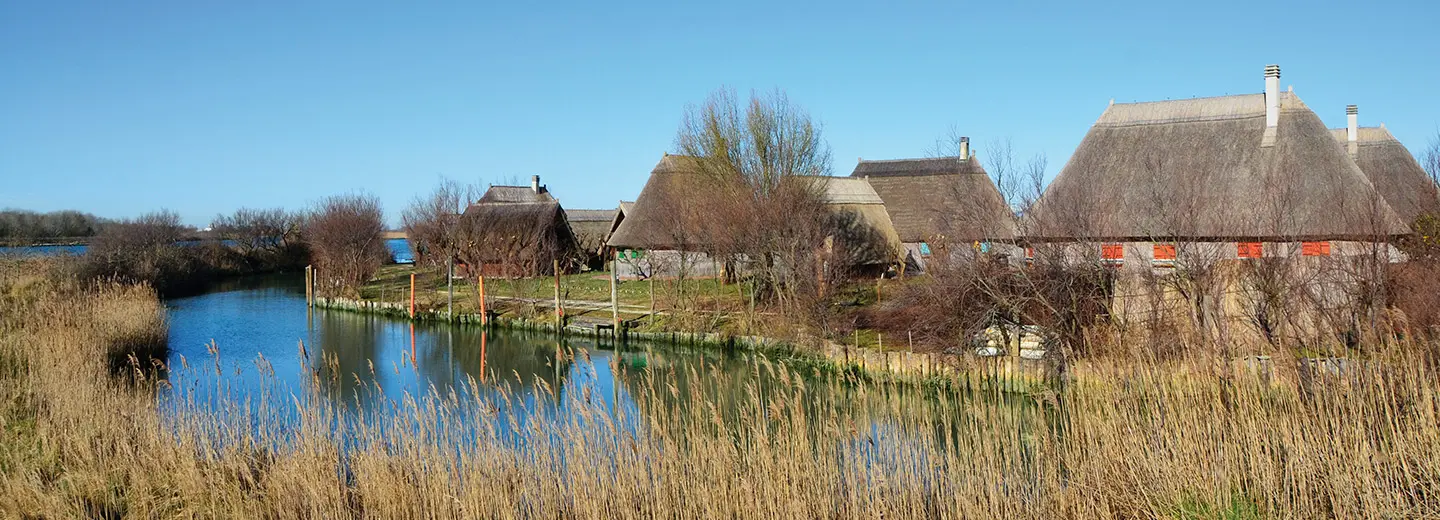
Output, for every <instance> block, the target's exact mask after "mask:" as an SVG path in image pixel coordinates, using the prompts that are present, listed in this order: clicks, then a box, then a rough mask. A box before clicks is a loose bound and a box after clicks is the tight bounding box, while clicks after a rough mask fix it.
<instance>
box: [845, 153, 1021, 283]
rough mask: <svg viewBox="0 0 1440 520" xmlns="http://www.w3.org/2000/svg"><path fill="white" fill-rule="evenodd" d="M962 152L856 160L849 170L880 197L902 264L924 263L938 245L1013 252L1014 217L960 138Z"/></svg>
mask: <svg viewBox="0 0 1440 520" xmlns="http://www.w3.org/2000/svg"><path fill="white" fill-rule="evenodd" d="M961 147H962V150H961V154H962V156H961V157H939V158H929V159H899V160H887V161H866V160H861V161H860V163H859V164H857V165H855V170H854V172H853V173H851V174H850V177H852V178H859V179H865V180H866V181H868V183H869V184H870V186H871V188H873V189H874V190H875V193H877V194H878V195H879V196H880V199H881V200H883V201H884V203H885V209H886V211H887V212H888V213H889V215H890V220H891V221H892V222H893V223H894V225H895V230H896V232H897V233H898V235H899V240H900V241H901V242H902V243H903V244H904V256H905V258H904V260H905V262H906V264H908V265H910V266H912V267H917V268H921V269H923V268H924V265H925V259H926V258H927V257H929V256H930V255H931V254H934V253H936V252H938V251H939V250H940V249H941V248H946V247H955V246H960V247H961V249H965V250H968V249H969V247H968V246H970V245H974V244H979V245H980V246H981V247H983V248H984V249H986V250H993V251H995V252H997V253H1009V252H1012V251H1011V249H1012V246H1011V245H1010V244H1013V243H1014V241H1015V218H1014V215H1013V214H1012V213H1011V211H1010V208H1009V206H1008V205H1007V204H1006V203H1005V199H1004V197H1002V196H1001V195H1000V190H998V189H996V188H995V183H994V182H993V181H991V180H990V176H989V175H988V174H987V173H986V172H985V168H984V167H983V166H981V165H980V162H979V161H978V160H976V159H975V156H974V154H971V153H969V140H968V139H963V138H962V141H961Z"/></svg>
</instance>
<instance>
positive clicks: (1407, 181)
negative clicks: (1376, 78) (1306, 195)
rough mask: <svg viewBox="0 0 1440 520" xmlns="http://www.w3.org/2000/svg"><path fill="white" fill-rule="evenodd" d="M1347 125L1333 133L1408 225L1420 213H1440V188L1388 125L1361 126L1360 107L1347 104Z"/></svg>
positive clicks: (1386, 201) (1332, 131)
mask: <svg viewBox="0 0 1440 520" xmlns="http://www.w3.org/2000/svg"><path fill="white" fill-rule="evenodd" d="M1345 112H1346V116H1347V119H1348V120H1349V121H1348V124H1347V125H1346V128H1336V129H1332V130H1331V131H1330V132H1331V133H1332V134H1333V135H1334V136H1335V139H1336V140H1339V141H1340V142H1341V143H1342V144H1343V145H1345V149H1346V151H1347V152H1348V153H1349V154H1350V158H1351V159H1354V160H1355V163H1356V164H1358V165H1359V166H1360V171H1362V172H1365V176H1366V177H1368V178H1369V179H1370V183H1371V184H1373V185H1375V189H1376V190H1377V191H1379V192H1380V196H1381V197H1382V198H1384V199H1385V203H1386V204H1389V205H1390V209H1393V210H1395V213H1396V215H1398V216H1399V217H1400V219H1401V220H1404V221H1405V223H1406V224H1414V223H1415V220H1416V219H1418V218H1419V217H1420V216H1421V215H1425V214H1431V215H1440V190H1437V188H1436V186H1435V182H1434V181H1432V180H1430V176H1429V175H1426V174H1425V169H1424V168H1422V167H1421V166H1420V163H1418V162H1416V161H1415V156H1413V155H1410V150H1407V149H1406V148H1405V145H1403V144H1400V141H1399V140H1398V139H1395V136H1394V135H1391V134H1390V131H1389V130H1387V129H1386V128H1385V125H1380V126H1378V127H1362V126H1360V125H1359V114H1360V111H1359V108H1358V107H1356V106H1355V105H1350V106H1348V107H1345Z"/></svg>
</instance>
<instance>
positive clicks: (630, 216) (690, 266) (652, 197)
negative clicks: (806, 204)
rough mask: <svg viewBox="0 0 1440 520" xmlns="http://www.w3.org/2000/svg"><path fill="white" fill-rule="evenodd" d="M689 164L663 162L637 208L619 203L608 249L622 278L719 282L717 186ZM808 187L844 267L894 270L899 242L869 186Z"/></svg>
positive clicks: (829, 181) (723, 236) (831, 183)
mask: <svg viewBox="0 0 1440 520" xmlns="http://www.w3.org/2000/svg"><path fill="white" fill-rule="evenodd" d="M692 161H694V159H693V158H691V157H685V156H679V155H666V156H665V157H664V158H663V159H661V160H660V163H659V164H657V165H656V166H655V169H654V170H652V171H651V173H650V179H649V180H648V181H646V183H645V187H644V189H642V190H641V191H640V195H639V197H637V198H636V199H635V202H634V204H633V206H629V207H626V204H624V203H622V205H621V213H620V215H617V217H616V220H615V222H616V227H615V231H614V232H613V233H611V235H610V239H609V240H608V242H607V245H608V246H609V247H610V248H612V249H614V250H617V251H618V252H619V255H620V256H621V262H620V263H619V271H620V275H621V276H624V277H635V276H652V275H658V276H673V275H675V274H679V273H680V272H681V271H682V270H683V272H684V274H685V275H686V276H713V275H716V274H718V272H719V269H720V268H721V267H722V266H721V265H720V264H719V263H718V262H716V261H714V259H712V258H711V256H710V255H709V253H711V252H714V251H716V250H721V249H725V248H724V247H723V246H722V245H721V244H720V243H719V242H722V241H724V240H729V239H732V238H733V237H732V236H731V233H730V231H731V230H729V229H727V225H726V224H724V223H723V222H722V221H720V220H718V219H716V218H715V216H714V215H713V214H712V213H711V212H712V211H713V210H716V209H717V208H720V206H717V205H714V204H711V202H713V199H711V197H715V196H716V194H715V193H714V186H713V185H712V183H711V181H709V180H708V179H707V178H705V177H704V176H703V175H702V174H699V173H697V168H695V167H694V165H693V162H692ZM799 178H800V177H797V179H799ZM804 179H815V181H813V182H816V185H815V186H814V189H815V191H816V193H817V194H819V195H820V197H821V198H822V199H823V202H824V203H825V205H826V207H827V208H829V209H830V210H831V213H830V217H831V218H830V219H829V221H828V222H827V223H826V224H827V225H830V226H831V227H832V228H833V229H830V230H829V231H830V232H831V234H832V236H831V239H830V240H829V241H827V243H828V244H829V245H830V246H831V249H832V250H834V249H835V245H836V244H844V246H845V247H843V249H844V254H845V261H846V262H848V263H851V264H854V267H859V268H865V269H872V270H873V268H880V269H883V268H884V267H886V266H889V265H891V264H893V263H894V262H895V260H896V258H897V255H896V254H895V251H896V250H897V249H898V241H899V239H898V235H897V234H896V233H895V231H894V227H893V226H892V225H891V222H890V219H889V216H888V215H886V214H885V212H884V206H883V202H882V201H881V199H880V198H879V196H878V195H876V194H875V192H874V190H872V189H871V188H870V187H869V185H868V184H867V183H865V182H863V180H860V179H853V180H852V179H840V178H833V177H804ZM856 181H859V182H856ZM862 239H863V240H864V242H862ZM816 247H822V245H821V244H816Z"/></svg>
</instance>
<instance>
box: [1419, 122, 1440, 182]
mask: <svg viewBox="0 0 1440 520" xmlns="http://www.w3.org/2000/svg"><path fill="white" fill-rule="evenodd" d="M1420 165H1421V166H1423V167H1424V168H1425V173H1427V174H1429V175H1430V180H1431V181H1432V182H1434V183H1435V184H1440V130H1436V131H1435V136H1434V137H1431V138H1430V144H1429V145H1427V146H1426V147H1425V151H1424V152H1423V153H1421V154H1420Z"/></svg>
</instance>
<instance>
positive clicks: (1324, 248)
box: [1300, 241, 1330, 256]
mask: <svg viewBox="0 0 1440 520" xmlns="http://www.w3.org/2000/svg"><path fill="white" fill-rule="evenodd" d="M1300 254H1301V255H1302V256H1330V242H1329V241H1321V242H1301V243H1300Z"/></svg>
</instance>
